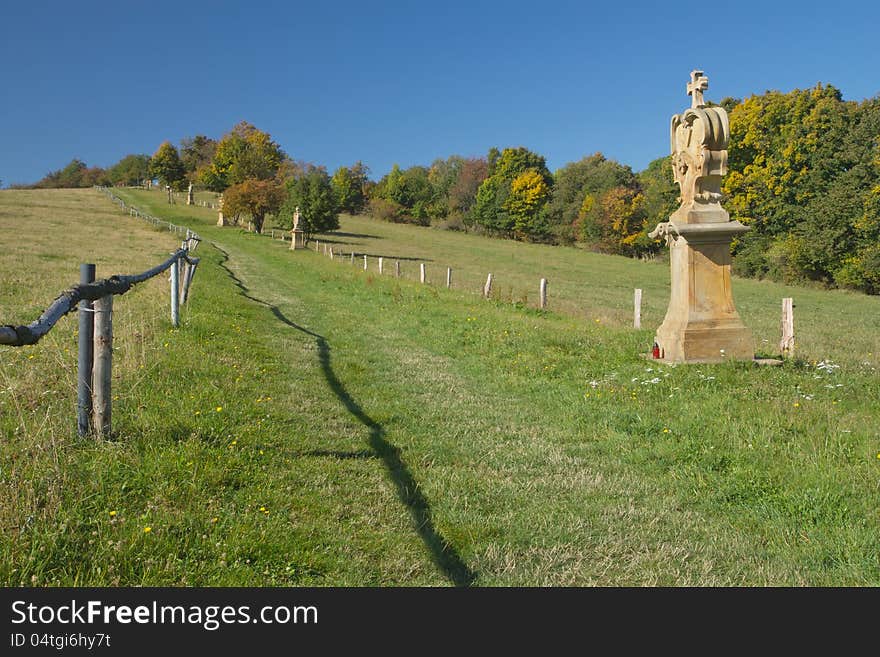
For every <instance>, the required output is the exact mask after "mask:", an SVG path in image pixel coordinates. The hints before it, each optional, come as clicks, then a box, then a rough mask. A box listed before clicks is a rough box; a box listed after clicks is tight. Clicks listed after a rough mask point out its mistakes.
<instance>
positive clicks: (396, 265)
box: [394, 260, 400, 278]
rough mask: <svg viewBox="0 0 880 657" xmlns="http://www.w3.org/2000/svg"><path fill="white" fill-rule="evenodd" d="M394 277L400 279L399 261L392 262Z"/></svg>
mask: <svg viewBox="0 0 880 657" xmlns="http://www.w3.org/2000/svg"><path fill="white" fill-rule="evenodd" d="M394 276H395V277H396V278H400V260H395V261H394Z"/></svg>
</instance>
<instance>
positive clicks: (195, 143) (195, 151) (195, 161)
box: [180, 135, 217, 182]
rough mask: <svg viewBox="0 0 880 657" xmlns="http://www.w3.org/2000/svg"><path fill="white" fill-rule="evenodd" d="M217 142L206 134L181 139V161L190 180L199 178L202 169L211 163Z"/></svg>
mask: <svg viewBox="0 0 880 657" xmlns="http://www.w3.org/2000/svg"><path fill="white" fill-rule="evenodd" d="M216 150H217V142H216V141H215V140H214V139H211V138H210V137H206V136H205V135H196V136H195V137H184V138H183V139H181V140H180V161H181V162H183V170H184V171H185V172H186V177H187V179H188V180H189V181H191V182H195V181H196V180H198V179H199V177H200V175H201V171H202V170H203V169H205V168H206V167H209V166H210V165H211V162H212V160H213V159H214V152H215V151H216Z"/></svg>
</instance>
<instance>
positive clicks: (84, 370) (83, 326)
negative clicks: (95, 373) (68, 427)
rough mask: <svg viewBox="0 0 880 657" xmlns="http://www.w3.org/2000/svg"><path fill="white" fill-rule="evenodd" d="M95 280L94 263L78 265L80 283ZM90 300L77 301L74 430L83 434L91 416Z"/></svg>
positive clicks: (92, 342)
mask: <svg viewBox="0 0 880 657" xmlns="http://www.w3.org/2000/svg"><path fill="white" fill-rule="evenodd" d="M94 280H95V265H93V264H81V265H80V266H79V282H80V285H85V284H88V283H91V282H93V281H94ZM92 310H93V309H92V302H91V301H85V300H83V301H80V302H79V336H78V345H77V346H78V353H77V368H76V369H77V371H76V430H77V433H78V434H79V435H80V436H85V435H87V434H88V433H89V431H90V430H91V424H92V423H91V420H92V418H91V416H92V360H93V356H94V351H93V349H94V339H95V336H94V330H95V316H94V314H93V313H92Z"/></svg>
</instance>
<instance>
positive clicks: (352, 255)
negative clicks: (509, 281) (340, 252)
mask: <svg viewBox="0 0 880 657" xmlns="http://www.w3.org/2000/svg"><path fill="white" fill-rule="evenodd" d="M351 264H354V251H352V252H351Z"/></svg>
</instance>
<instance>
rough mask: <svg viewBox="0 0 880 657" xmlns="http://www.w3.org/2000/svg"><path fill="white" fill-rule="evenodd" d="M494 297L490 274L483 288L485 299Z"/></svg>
mask: <svg viewBox="0 0 880 657" xmlns="http://www.w3.org/2000/svg"><path fill="white" fill-rule="evenodd" d="M491 295H492V274H489V277H488V278H487V279H486V284H485V285H484V286H483V297H484V298H486V299H488V298H489V297H490V296H491Z"/></svg>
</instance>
